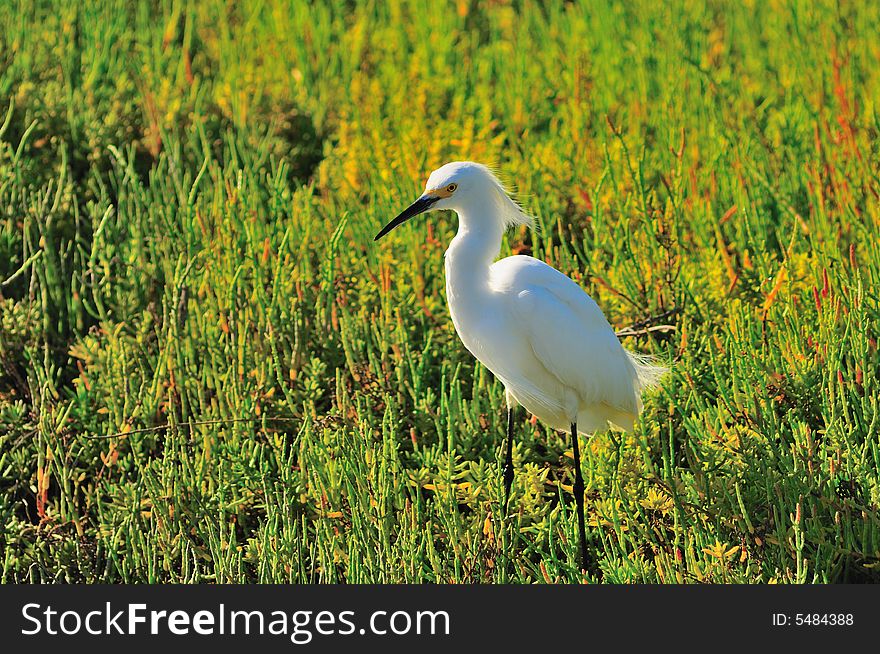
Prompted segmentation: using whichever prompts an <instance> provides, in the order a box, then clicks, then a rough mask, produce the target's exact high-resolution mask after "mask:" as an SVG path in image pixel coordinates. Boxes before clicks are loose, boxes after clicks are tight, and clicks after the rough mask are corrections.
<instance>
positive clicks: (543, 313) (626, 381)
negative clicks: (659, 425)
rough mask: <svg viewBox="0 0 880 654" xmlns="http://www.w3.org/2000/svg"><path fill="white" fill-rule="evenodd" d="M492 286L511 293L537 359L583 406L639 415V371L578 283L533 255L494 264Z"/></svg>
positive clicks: (597, 308)
mask: <svg viewBox="0 0 880 654" xmlns="http://www.w3.org/2000/svg"><path fill="white" fill-rule="evenodd" d="M491 280H492V285H493V287H494V288H495V290H496V291H502V292H509V293H510V298H511V304H512V306H513V308H514V309H513V310H514V311H515V314H516V317H517V322H518V324H519V325H520V326H521V328H522V329H523V330H524V335H525V337H526V339H527V340H528V342H529V344H530V345H531V348H532V351H533V352H534V355H535V357H536V358H537V359H538V360H539V361H540V362H541V364H542V365H543V366H544V367H545V368H546V370H547V372H549V373H550V374H551V375H553V376H554V377H556V378H557V379H558V380H559V382H560V383H561V384H563V385H564V386H567V387H569V388H572V389H574V390H575V391H576V392H577V394H578V395H579V397H580V401H581V405H582V406H590V405H602V404H604V405H606V406H607V407H609V408H612V409H614V410H615V411H619V412H621V413H624V414H626V415H629V416H632V417H635V416H637V415H638V414H639V412H640V411H641V398H640V383H639V373H638V371H637V369H636V365H635V363H634V361H633V359H632V357H631V355H630V354H629V353H628V352H627V351H626V350H625V349H624V348H623V346H622V345H621V344H620V341H619V340H618V339H617V336H616V334H615V333H614V330H613V329H612V328H611V325H610V324H609V323H608V320H606V318H605V316H604V315H603V314H602V311H601V310H600V309H599V307H598V305H597V304H596V302H595V301H594V300H593V298H591V297H590V296H589V295H587V294H586V293H585V292H584V290H583V289H582V288H581V287H580V286H578V285H577V284H576V283H575V282H574V281H572V280H571V279H569V278H568V277H566V276H565V275H563V274H562V273H561V272H559V271H558V270H556V269H554V268H552V267H551V266H548V265H547V264H545V263H543V262H542V261H538V260H537V259H534V258H532V257H526V256H516V257H508V258H506V259H502V260H500V261H498V262H496V263H495V264H493V266H492V271H491Z"/></svg>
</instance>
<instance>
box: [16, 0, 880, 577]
mask: <svg viewBox="0 0 880 654" xmlns="http://www.w3.org/2000/svg"><path fill="white" fill-rule="evenodd" d="M194 4H195V3H194ZM16 5H17V6H16ZM878 33H880V3H869V2H864V3H862V2H855V3H836V2H833V1H830V0H829V1H827V2H802V3H801V2H794V3H781V2H744V3H733V2H708V3H704V2H697V1H694V2H686V3H673V6H669V5H668V4H667V3H657V2H639V3H606V2H582V3H579V2H573V3H561V2H548V3H546V4H545V3H534V2H528V1H523V2H506V1H495V2H489V1H486V2H476V1H473V0H459V1H458V2H452V3H433V2H425V1H421V2H419V1H417V0H413V1H412V2H400V3H398V2H393V3H387V4H386V3H384V2H361V3H355V2H342V1H341V0H337V1H335V2H330V3H315V4H314V5H313V6H308V5H306V4H305V3H300V2H289V3H284V2H276V1H269V2H244V3H239V2H223V1H221V0H209V1H206V2H200V3H198V7H196V6H187V5H186V4H185V3H182V2H181V3H178V2H173V1H172V0H157V1H155V2H150V3H129V2H124V1H122V0H102V1H101V2H88V3H86V2H82V3H79V6H73V7H71V6H70V3H62V2H37V1H36V0H33V1H31V2H24V3H10V4H8V5H7V4H4V5H2V6H0V121H2V128H0V212H2V213H0V283H2V286H0V579H2V580H3V581H6V582H14V581H35V582H40V581H85V582H97V581H101V582H165V581H178V582H256V581H262V582H286V581H293V582H339V581H347V582H403V581H414V582H422V581H430V582H440V583H446V582H538V583H542V582H556V581H559V582H577V581H580V580H581V574H580V573H579V572H578V570H577V563H578V552H577V545H576V543H577V540H576V536H575V532H576V527H575V524H574V520H573V514H572V512H571V507H572V506H573V498H572V496H571V483H572V479H571V454H570V450H569V445H568V443H567V439H566V437H565V435H561V434H556V433H552V432H549V431H548V430H547V429H545V428H544V427H543V426H542V425H541V424H540V423H537V424H536V423H535V422H533V421H529V420H528V416H526V414H525V413H524V412H522V413H520V416H519V418H520V419H519V420H518V434H519V436H520V438H519V439H518V441H517V443H516V447H515V452H514V457H515V462H516V465H517V477H516V480H515V482H514V489H513V498H512V501H511V508H512V516H511V517H510V518H508V519H504V516H503V513H502V510H501V495H502V481H501V475H500V472H499V468H500V463H501V460H502V451H501V443H502V434H503V429H504V410H503V397H502V396H503V393H502V388H501V386H500V384H499V383H498V382H496V381H495V380H494V379H493V378H492V376H491V375H490V374H489V373H488V372H487V371H486V370H485V369H483V368H482V367H480V366H479V365H478V364H477V363H476V362H475V361H474V360H473V359H472V357H471V356H470V355H469V354H468V353H467V351H465V350H464V348H463V346H462V345H461V344H460V343H459V341H458V339H457V337H456V335H455V333H454V331H453V327H452V324H451V322H450V320H449V316H448V313H447V310H446V304H445V298H444V279H443V269H442V265H443V257H442V255H443V251H444V249H445V245H446V243H447V242H448V240H449V239H450V238H451V236H452V234H453V232H454V229H455V218H454V216H452V215H448V214H431V215H429V216H426V217H424V218H423V219H421V220H420V221H414V222H413V224H411V225H408V226H406V227H404V228H401V229H399V230H397V231H395V232H394V233H393V235H391V236H389V237H388V238H387V239H386V240H383V241H382V242H381V243H380V244H374V243H373V242H372V237H373V235H374V234H375V232H376V231H377V230H378V228H379V227H380V226H381V225H383V224H384V223H385V222H386V221H387V220H388V219H389V218H390V217H392V216H393V215H394V214H395V213H397V211H399V210H400V209H401V208H403V207H404V206H406V205H407V204H408V203H409V202H410V201H411V200H412V199H414V198H415V197H416V196H417V194H418V193H419V192H420V191H421V189H422V186H423V184H424V181H425V179H426V176H427V174H428V173H429V172H430V170H432V169H433V168H435V167H437V166H438V165H440V164H442V163H444V162H446V161H448V160H454V159H462V158H467V159H473V160H477V161H483V162H489V163H494V164H495V165H497V167H498V169H499V170H500V171H501V172H502V173H503V176H504V177H505V178H506V179H507V180H509V181H510V182H512V183H513V184H514V185H515V186H516V188H517V189H518V191H519V193H520V197H521V199H522V202H523V204H524V206H525V207H526V208H527V209H528V210H529V211H530V212H531V213H532V214H533V215H535V216H537V218H538V222H539V223H540V225H541V230H540V231H538V232H536V233H528V232H526V231H525V230H524V229H523V230H520V231H515V232H511V233H510V234H509V235H508V239H507V244H506V245H505V246H504V253H505V254H509V253H510V252H511V251H513V252H532V253H533V254H534V256H537V257H539V258H542V259H544V260H546V261H548V262H549V263H551V264H552V265H553V266H555V267H557V268H559V269H560V270H562V271H565V272H566V273H568V274H570V275H571V276H572V277H574V278H575V279H576V280H578V281H579V282H580V283H581V284H582V285H583V287H584V288H585V289H587V290H588V291H589V292H590V293H591V294H592V295H593V297H595V298H596V300H597V302H598V303H599V305H600V306H601V307H602V308H603V310H604V311H605V313H606V315H607V316H608V318H609V320H610V321H611V323H612V324H613V325H615V327H617V328H619V329H622V328H624V327H627V326H631V325H638V324H640V323H643V321H646V320H648V319H650V318H651V317H652V316H658V315H663V314H664V313H667V312H671V313H668V315H667V316H666V317H664V318H662V319H661V320H660V321H659V322H660V323H662V324H666V325H670V326H671V327H672V328H661V329H654V330H653V331H650V332H647V333H645V332H644V330H639V329H636V330H635V331H637V332H640V333H637V334H636V335H635V336H627V337H624V339H623V340H624V342H625V344H626V345H627V346H628V347H630V348H633V349H638V350H641V351H647V352H651V353H653V354H655V355H657V356H659V357H660V358H661V360H664V361H669V362H671V364H672V373H671V375H670V376H669V377H668V378H667V380H666V383H665V385H664V387H663V388H662V389H661V390H660V391H659V392H657V393H655V394H654V395H652V396H651V397H649V398H648V399H647V402H646V410H645V413H644V414H643V417H642V419H641V420H640V422H639V424H638V425H637V427H636V430H635V431H634V432H633V433H631V434H627V435H625V436H619V435H615V434H607V433H604V434H597V435H596V436H595V437H594V438H593V439H592V440H591V441H589V442H588V443H587V444H585V446H584V448H583V450H584V454H583V456H584V457H585V462H584V474H585V477H586V484H587V498H586V501H587V505H586V506H587V512H588V523H589V529H588V531H589V533H588V538H589V539H590V541H591V547H592V550H593V552H594V554H595V556H596V557H597V559H598V560H599V563H600V566H601V569H602V572H603V578H604V581H606V582H611V583H624V582H684V583H690V582H734V583H737V582H780V583H803V582H806V583H811V582H840V581H855V582H859V581H878V580H880V473H878V470H880V412H878V411H880V407H878V375H877V372H878V361H880V355H878V351H877V338H878V333H880V309H878V293H877V289H878V279H880V239H878V238H877V234H878V227H880V173H878V170H880V114H878V109H880V108H878V103H880V66H878V61H880V39H878V38H877V34H878ZM7 108H8V112H7ZM4 118H5V120H4ZM656 322H657V321H656V320H655V321H654V323H656ZM654 323H652V324H654Z"/></svg>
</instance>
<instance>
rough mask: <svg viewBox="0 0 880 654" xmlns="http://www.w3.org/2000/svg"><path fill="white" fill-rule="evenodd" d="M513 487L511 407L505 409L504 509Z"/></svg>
mask: <svg viewBox="0 0 880 654" xmlns="http://www.w3.org/2000/svg"><path fill="white" fill-rule="evenodd" d="M512 485H513V407H512V406H508V407H507V454H506V455H505V457H504V509H505V511H506V510H507V502H508V501H509V500H510V487H511V486H512Z"/></svg>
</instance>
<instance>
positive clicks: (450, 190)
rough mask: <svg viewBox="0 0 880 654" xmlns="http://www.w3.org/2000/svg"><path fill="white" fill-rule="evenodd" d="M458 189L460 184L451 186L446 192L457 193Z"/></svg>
mask: <svg viewBox="0 0 880 654" xmlns="http://www.w3.org/2000/svg"><path fill="white" fill-rule="evenodd" d="M457 188H458V184H450V185H449V186H447V187H446V190H447V191H449V192H450V193H455V189H457Z"/></svg>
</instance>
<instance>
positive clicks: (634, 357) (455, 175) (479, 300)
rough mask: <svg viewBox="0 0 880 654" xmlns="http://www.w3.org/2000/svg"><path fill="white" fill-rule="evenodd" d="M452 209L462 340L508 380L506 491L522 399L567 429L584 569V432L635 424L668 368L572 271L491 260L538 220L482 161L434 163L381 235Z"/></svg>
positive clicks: (450, 292)
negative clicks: (510, 231) (639, 349)
mask: <svg viewBox="0 0 880 654" xmlns="http://www.w3.org/2000/svg"><path fill="white" fill-rule="evenodd" d="M437 209H451V210H453V211H455V212H456V213H457V214H458V233H457V234H456V235H455V238H453V239H452V242H451V243H450V244H449V249H447V250H446V297H447V301H448V302H449V313H450V315H451V316H452V322H453V324H454V325H455V330H456V332H457V333H458V336H459V337H460V338H461V341H462V343H464V346H465V347H466V348H467V349H468V350H469V351H470V352H471V354H473V355H474V356H475V357H476V358H477V359H478V360H479V361H480V362H481V363H482V364H483V365H485V366H486V367H487V368H488V369H489V370H490V371H491V372H492V373H493V374H494V375H495V376H496V377H497V378H498V379H500V380H501V382H502V383H503V384H504V388H505V399H506V403H507V444H506V446H507V452H506V456H505V465H504V487H505V497H509V494H510V486H511V483H512V482H513V461H512V452H513V426H514V420H513V416H514V414H513V411H514V408H515V406H516V405H517V404H521V405H522V406H524V407H525V408H526V409H527V410H528V411H530V412H531V413H533V414H534V415H535V416H537V417H538V418H539V419H540V420H542V421H543V422H545V423H546V424H547V425H549V426H550V427H552V428H553V429H556V430H559V431H564V432H569V433H570V434H571V438H572V449H573V454H574V466H575V482H574V487H573V490H574V495H575V501H576V507H577V519H578V530H579V535H580V548H581V560H582V564H583V566H584V569H587V550H586V533H585V529H584V481H583V477H582V474H581V462H580V452H579V449H578V437H577V435H578V434H579V433H581V434H585V435H591V434H592V433H594V432H596V431H599V430H604V429H607V428H608V427H609V426H611V427H612V428H617V429H620V430H624V431H625V430H630V429H632V427H633V422H634V421H635V419H636V418H637V417H638V415H639V413H640V412H641V410H642V399H641V395H642V392H643V391H644V390H645V389H647V388H649V387H651V386H653V385H656V384H657V382H658V381H659V379H660V377H661V376H662V374H663V373H664V372H665V369H664V368H662V367H659V366H655V365H653V364H652V363H651V361H650V359H649V358H648V357H644V356H642V355H638V354H634V353H632V352H629V351H627V350H625V349H624V348H623V346H622V345H621V344H620V341H619V340H618V339H617V336H616V334H615V333H614V330H613V329H612V328H611V325H610V324H609V323H608V321H607V320H606V318H605V316H604V315H603V314H602V311H601V310H600V309H599V307H598V306H597V305H596V303H595V301H594V300H593V299H592V298H591V297H590V296H589V295H587V293H585V292H584V291H583V289H581V287H580V286H578V285H577V284H576V283H575V282H574V281H572V280H571V279H570V278H568V277H567V276H565V275H564V274H562V273H561V272H559V271H558V270H556V269H555V268H552V267H551V266H549V265H547V264H546V263H544V262H543V261H539V260H537V259H535V258H533V257H529V256H512V257H507V258H504V259H501V260H499V261H495V259H496V258H497V257H498V255H499V253H500V251H501V239H502V236H503V234H504V231H505V230H506V229H507V228H508V227H509V226H511V225H521V224H526V225H529V226H532V219H531V218H530V217H529V216H528V215H526V214H525V213H524V211H523V210H522V209H521V208H520V206H519V205H518V204H516V203H515V202H514V201H513V200H512V199H511V198H510V196H509V195H508V193H507V192H506V190H505V189H504V187H503V185H502V184H501V183H500V182H499V180H498V178H497V177H495V175H494V174H493V173H492V172H491V171H490V170H489V169H488V168H487V167H486V166H483V165H481V164H477V163H473V162H469V161H456V162H452V163H448V164H446V165H445V166H442V167H441V168H438V169H437V170H435V171H434V172H433V173H431V176H430V177H429V178H428V182H427V184H426V186H425V191H424V193H422V195H421V196H420V197H419V198H418V199H417V200H416V201H415V202H414V203H413V204H411V205H410V206H409V207H407V208H406V209H405V210H404V211H403V212H402V213H401V214H400V215H398V216H397V217H396V218H394V220H392V221H391V222H389V223H388V224H387V225H386V226H385V227H384V228H382V230H381V231H380V232H379V233H378V234H377V235H376V238H375V240H379V239H380V238H381V237H382V236H384V235H385V234H387V233H388V232H390V231H391V230H392V229H394V228H395V227H397V226H398V225H401V224H402V223H404V222H406V221H407V220H409V219H411V218H413V217H414V216H416V215H418V214H420V213H423V212H425V211H433V210H437Z"/></svg>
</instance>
